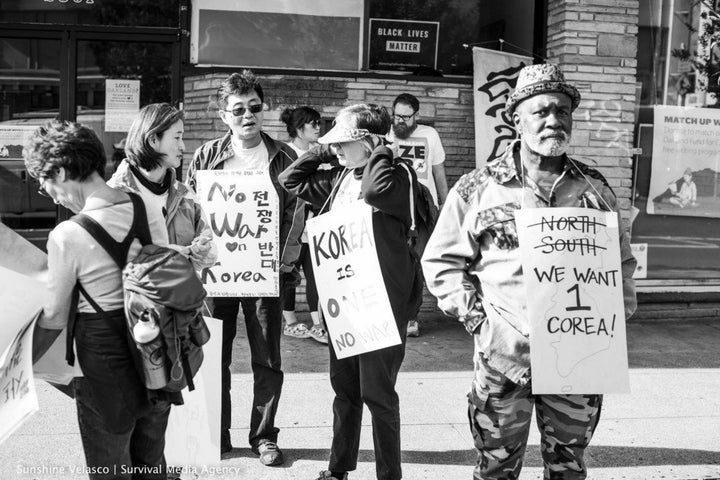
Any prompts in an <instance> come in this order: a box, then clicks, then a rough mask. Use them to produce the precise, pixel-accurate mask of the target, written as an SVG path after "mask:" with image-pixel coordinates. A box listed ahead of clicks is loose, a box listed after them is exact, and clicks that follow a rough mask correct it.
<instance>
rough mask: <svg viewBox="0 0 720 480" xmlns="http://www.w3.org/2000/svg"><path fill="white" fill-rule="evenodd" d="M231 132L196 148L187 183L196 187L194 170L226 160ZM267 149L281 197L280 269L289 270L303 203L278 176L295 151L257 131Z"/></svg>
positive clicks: (297, 252) (297, 246)
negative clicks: (288, 189) (285, 186)
mask: <svg viewBox="0 0 720 480" xmlns="http://www.w3.org/2000/svg"><path fill="white" fill-rule="evenodd" d="M231 135H232V132H228V133H226V134H225V136H224V137H222V138H218V139H216V140H212V141H210V142H207V143H205V144H203V145H202V146H200V148H198V149H197V150H196V151H195V155H194V156H193V161H192V163H191V164H190V168H189V169H188V173H187V180H186V183H187V185H188V186H189V187H190V188H192V189H193V191H195V172H197V171H198V170H222V168H223V163H225V160H227V159H229V158H232V157H234V156H235V152H234V151H233V149H232V141H231V138H232V137H231ZM260 135H261V137H262V141H263V143H264V144H265V147H266V148H267V151H268V159H269V161H270V167H269V170H270V179H271V180H272V183H273V186H274V187H275V190H276V191H277V194H278V198H279V199H280V215H281V217H282V218H281V219H280V245H279V247H280V265H281V266H280V271H281V272H283V273H287V272H291V271H292V270H293V267H294V265H295V263H296V262H297V259H298V257H299V256H300V246H301V245H300V235H301V234H302V231H303V228H304V227H305V221H304V209H303V203H302V202H300V201H298V199H297V197H296V196H295V195H294V194H293V193H288V192H286V191H285V190H284V189H283V188H282V187H281V186H280V183H279V182H278V176H279V175H280V173H281V172H282V171H283V170H285V169H286V168H287V167H288V166H289V165H290V164H291V163H292V162H293V161H294V160H295V159H296V158H297V155H296V154H295V151H294V150H293V149H292V148H290V147H288V146H287V145H285V144H284V143H282V142H276V141H275V140H273V139H272V138H270V136H269V135H267V134H266V133H264V132H260Z"/></svg>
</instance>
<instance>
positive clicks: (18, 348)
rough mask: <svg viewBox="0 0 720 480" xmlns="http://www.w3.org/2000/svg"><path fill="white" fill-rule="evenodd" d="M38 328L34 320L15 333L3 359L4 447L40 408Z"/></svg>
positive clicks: (0, 426)
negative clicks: (35, 356)
mask: <svg viewBox="0 0 720 480" xmlns="http://www.w3.org/2000/svg"><path fill="white" fill-rule="evenodd" d="M37 313H39V312H36V315H37ZM35 318H36V317H35ZM34 325H35V321H34V318H33V319H31V320H30V321H29V322H27V323H26V324H25V325H24V326H23V327H22V328H21V329H20V330H19V331H15V334H16V335H15V338H14V339H13V340H12V341H11V342H10V345H9V346H8V347H7V348H6V349H5V351H4V352H3V354H2V356H0V444H2V443H3V442H4V441H5V440H7V438H8V437H9V436H10V435H11V434H12V433H13V432H14V431H15V430H17V428H18V427H19V426H20V425H22V424H23V423H24V422H25V420H27V419H28V418H30V416H31V415H32V414H34V413H35V412H37V411H38V408H39V407H38V399H37V393H36V392H35V381H34V380H33V374H32V339H33V327H34ZM3 333H4V334H5V333H7V332H3Z"/></svg>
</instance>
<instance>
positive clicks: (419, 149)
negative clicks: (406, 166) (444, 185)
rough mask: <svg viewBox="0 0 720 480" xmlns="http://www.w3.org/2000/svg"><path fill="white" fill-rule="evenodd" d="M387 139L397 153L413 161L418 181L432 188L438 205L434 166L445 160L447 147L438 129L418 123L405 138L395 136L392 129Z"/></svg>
mask: <svg viewBox="0 0 720 480" xmlns="http://www.w3.org/2000/svg"><path fill="white" fill-rule="evenodd" d="M387 140H388V141H389V142H390V143H391V144H392V145H391V148H392V149H393V150H395V151H396V153H395V155H397V156H398V157H400V158H403V159H405V160H410V161H412V164H413V167H414V168H415V171H416V172H417V176H418V181H419V182H420V183H422V184H423V185H425V186H426V187H427V188H428V189H429V190H430V193H431V194H432V196H433V200H435V205H437V204H438V195H437V188H436V187H435V177H434V176H433V171H432V167H433V166H434V165H440V164H441V163H443V162H444V161H445V149H444V148H443V146H442V142H441V141H440V135H438V133H437V130H435V129H434V128H433V127H430V126H428V125H420V124H418V126H417V128H416V129H415V131H414V132H412V134H411V135H410V137H408V138H405V139H399V138H395V134H394V132H393V131H392V130H391V131H390V133H389V134H388V135H387Z"/></svg>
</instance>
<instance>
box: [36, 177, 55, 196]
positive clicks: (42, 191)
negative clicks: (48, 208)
mask: <svg viewBox="0 0 720 480" xmlns="http://www.w3.org/2000/svg"><path fill="white" fill-rule="evenodd" d="M46 180H47V178H45V177H43V178H40V179H38V183H39V185H38V190H37V192H38V194H40V195H41V196H43V197H47V198H52V197H51V196H50V194H49V193H48V192H46V191H45V181H46Z"/></svg>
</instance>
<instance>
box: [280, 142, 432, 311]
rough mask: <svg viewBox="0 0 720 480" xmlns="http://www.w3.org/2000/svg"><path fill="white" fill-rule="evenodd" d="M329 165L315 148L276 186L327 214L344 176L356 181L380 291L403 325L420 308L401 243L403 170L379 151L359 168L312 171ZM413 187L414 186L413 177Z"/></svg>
mask: <svg viewBox="0 0 720 480" xmlns="http://www.w3.org/2000/svg"><path fill="white" fill-rule="evenodd" d="M331 159H332V155H331V154H330V152H329V151H328V149H327V147H324V146H323V147H316V148H314V149H312V150H310V151H309V152H308V153H306V154H305V155H303V156H302V157H301V158H300V159H298V160H296V161H295V162H294V163H293V164H292V165H290V167H289V168H288V169H287V170H285V171H284V172H283V173H282V174H281V175H280V183H281V184H282V185H283V187H285V188H286V189H287V190H288V191H290V192H293V193H295V194H296V195H297V196H298V197H300V198H301V199H303V200H305V201H307V202H309V203H311V204H313V205H314V206H315V207H317V208H322V211H327V210H329V209H331V208H332V204H333V200H334V197H335V195H336V193H337V191H336V188H337V187H336V186H337V184H338V183H339V182H341V181H342V179H343V178H344V176H345V175H355V176H356V178H362V182H361V187H360V195H361V197H362V198H363V199H364V200H365V203H367V204H368V205H370V206H371V207H373V214H372V221H373V231H374V234H375V246H376V248H377V253H378V259H379V261H380V271H381V272H382V276H383V281H384V283H385V289H386V290H387V293H388V297H389V299H390V305H391V306H392V310H393V314H394V315H395V321H396V322H397V323H398V324H400V323H401V322H402V323H406V322H407V321H408V320H409V319H411V318H414V317H415V316H416V315H417V312H418V311H419V309H420V303H421V302H422V277H421V275H420V271H419V268H418V265H417V262H416V261H415V260H414V258H413V256H412V254H411V252H410V247H409V245H408V243H407V236H408V230H409V228H410V197H409V195H410V193H409V188H410V182H409V179H408V176H407V170H405V169H403V168H401V167H398V166H396V165H395V162H394V161H393V155H392V152H391V150H390V149H389V148H387V147H384V146H380V147H377V148H376V149H375V150H374V151H373V153H372V155H371V156H370V160H369V161H368V163H367V164H366V165H365V167H361V168H357V169H354V170H347V169H345V168H344V167H334V168H332V169H331V170H318V166H319V165H320V164H321V163H329V162H330V161H331ZM413 182H415V183H416V184H417V179H416V178H415V177H413ZM414 191H417V187H416V188H415V190H414ZM326 202H327V205H326ZM323 206H324V208H323Z"/></svg>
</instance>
